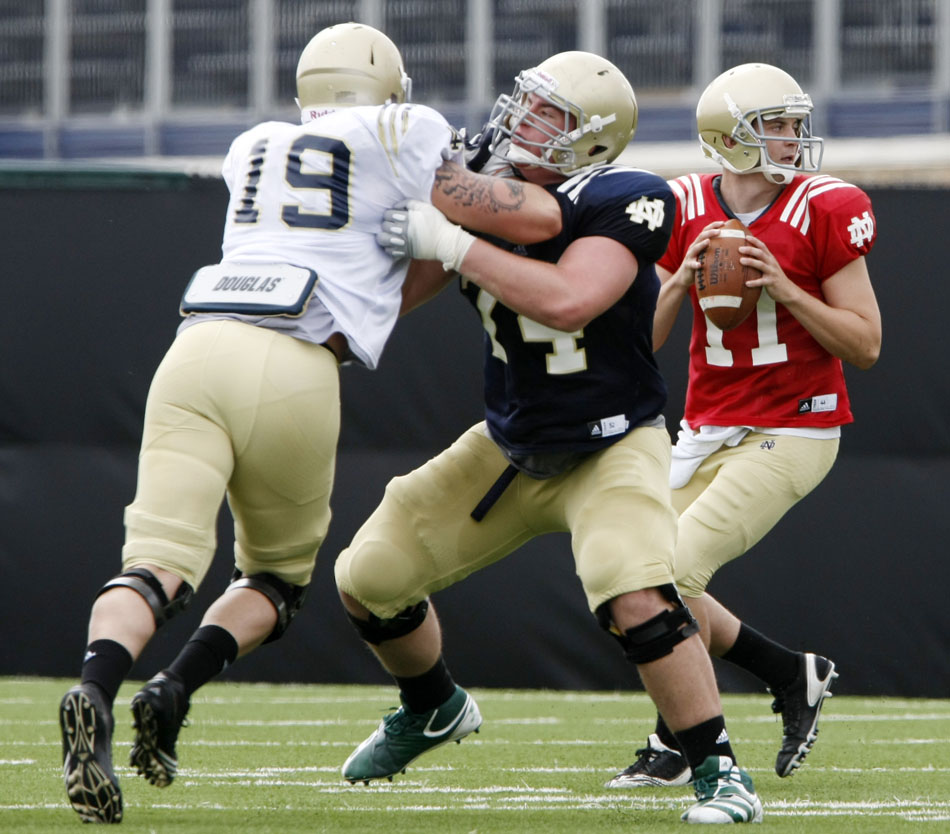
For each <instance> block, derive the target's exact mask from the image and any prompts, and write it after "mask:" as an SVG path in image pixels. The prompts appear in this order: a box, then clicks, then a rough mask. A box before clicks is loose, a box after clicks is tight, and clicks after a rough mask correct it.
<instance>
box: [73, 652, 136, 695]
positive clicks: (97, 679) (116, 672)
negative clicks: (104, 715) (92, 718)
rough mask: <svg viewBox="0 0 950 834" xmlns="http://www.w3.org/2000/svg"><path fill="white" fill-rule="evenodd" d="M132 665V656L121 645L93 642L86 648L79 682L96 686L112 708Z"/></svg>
mask: <svg viewBox="0 0 950 834" xmlns="http://www.w3.org/2000/svg"><path fill="white" fill-rule="evenodd" d="M132 663H133V660H132V655H130V654H129V652H128V649H126V648H125V646H123V645H122V644H121V643H117V642H116V641H115V640H93V641H92V642H91V643H90V644H89V645H88V646H86V656H85V657H84V658H83V662H82V673H81V675H82V676H81V677H80V681H81V682H82V683H91V684H95V685H96V686H98V687H99V689H101V690H102V692H103V694H104V695H105V696H106V698H107V700H108V701H109V706H112V703H113V702H114V701H115V696H116V694H117V693H118V691H119V687H120V686H121V685H122V681H124V680H125V676H126V675H127V674H129V670H130V669H131V668H132Z"/></svg>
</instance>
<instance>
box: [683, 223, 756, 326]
mask: <svg viewBox="0 0 950 834" xmlns="http://www.w3.org/2000/svg"><path fill="white" fill-rule="evenodd" d="M748 231H749V230H748V229H747V228H746V227H745V226H744V225H743V224H742V223H741V222H740V221H739V220H735V219H733V220H728V221H726V223H724V224H723V226H722V227H721V228H720V230H719V234H718V235H717V236H716V237H714V238H710V239H709V245H708V246H707V247H706V251H705V252H703V254H702V255H700V257H699V260H700V263H701V266H700V268H699V269H697V270H696V295H697V296H699V306H700V308H701V309H702V311H703V312H704V313H705V314H706V318H708V319H709V320H710V321H711V322H712V323H713V324H714V325H716V327H718V328H719V329H720V330H732V329H733V328H734V327H738V326H739V325H740V324H742V322H744V321H745V320H746V319H747V318H748V316H749V313H751V312H752V311H753V310H754V309H755V305H756V303H757V302H758V300H759V295H761V293H762V288H761V287H747V286H746V285H745V282H746V281H748V280H750V279H752V278H759V277H760V276H761V275H762V273H761V272H760V271H759V270H757V269H755V268H754V267H751V266H743V265H742V264H741V263H739V257H740V255H739V247H740V246H742V244H743V243H744V242H745V236H746V233H747V232H748Z"/></svg>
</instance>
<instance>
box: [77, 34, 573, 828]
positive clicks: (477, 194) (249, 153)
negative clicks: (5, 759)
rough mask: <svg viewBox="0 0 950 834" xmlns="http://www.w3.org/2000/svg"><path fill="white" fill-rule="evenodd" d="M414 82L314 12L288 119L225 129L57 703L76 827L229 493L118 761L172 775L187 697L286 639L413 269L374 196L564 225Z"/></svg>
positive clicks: (482, 221) (535, 224) (99, 806)
mask: <svg viewBox="0 0 950 834" xmlns="http://www.w3.org/2000/svg"><path fill="white" fill-rule="evenodd" d="M409 91H410V82H409V78H408V76H407V75H406V73H405V72H404V70H403V62H402V57H401V56H400V54H399V50H398V49H397V48H396V46H395V45H394V44H393V43H392V41H390V40H389V38H387V37H386V36H385V35H384V34H383V33H382V32H379V31H377V30H376V29H373V28H372V27H370V26H366V25H363V24H357V23H346V24H339V25H336V26H330V27H327V28H326V29H324V30H322V31H321V32H319V33H318V34H317V35H315V36H314V37H313V38H312V39H311V41H310V43H309V44H308V45H307V46H306V48H305V49H304V50H303V52H302V54H301V56H300V60H299V62H298V66H297V92H298V99H299V101H298V103H299V105H300V108H301V123H300V124H291V123H288V122H277V121H269V122H264V123H261V124H259V125H256V126H254V127H252V128H251V129H250V130H247V131H245V132H244V133H242V134H241V135H240V136H238V137H237V138H235V140H234V141H233V142H232V144H231V147H230V150H229V152H228V154H227V157H226V158H225V160H224V164H223V168H222V173H223V176H224V180H225V183H226V184H227V186H228V189H229V191H230V194H231V197H230V203H229V206H228V211H227V219H226V221H225V224H224V237H223V241H222V259H221V263H219V264H214V265H210V266H208V267H204V268H202V269H200V270H198V271H197V272H196V273H195V276H194V278H193V279H192V281H191V282H190V284H189V285H188V288H187V290H186V291H185V294H184V296H183V299H182V304H181V309H182V313H183V315H184V320H183V321H182V322H181V325H180V327H179V331H178V333H177V335H176V338H175V339H174V341H173V343H172V345H171V346H170V348H169V350H168V351H167V352H166V354H165V357H164V359H163V360H162V363H161V365H160V367H159V368H158V370H157V371H156V373H155V376H154V378H153V379H152V384H151V386H150V389H149V395H148V401H147V403H146V408H145V425H144V430H143V438H142V450H141V454H140V456H139V470H138V483H137V488H136V494H135V500H134V501H133V502H132V504H130V505H129V507H127V509H126V513H125V527H126V536H125V544H124V547H123V550H122V573H121V574H119V575H118V576H116V577H113V578H112V579H111V580H109V581H108V582H106V583H105V585H104V586H103V587H102V589H101V590H100V591H99V594H98V595H97V598H96V601H95V602H94V604H93V607H92V612H91V616H90V620H89V628H88V643H87V651H86V654H85V657H84V659H83V664H82V671H81V680H80V683H79V684H77V685H76V686H74V687H72V688H70V689H69V691H68V692H66V694H65V695H64V696H63V698H62V701H61V703H60V710H59V718H60V725H61V731H62V743H63V776H64V780H65V783H66V792H67V796H68V798H69V802H70V804H71V806H72V807H73V809H74V810H75V811H76V812H77V813H78V814H79V816H80V817H81V818H82V820H83V821H84V822H98V823H118V822H120V821H121V820H122V816H123V807H122V793H121V790H120V788H119V780H118V778H117V777H116V774H115V771H114V769H113V766H112V730H113V724H114V719H113V715H112V707H113V704H114V701H115V697H116V694H117V692H118V690H119V687H120V685H121V683H122V681H123V680H124V678H125V677H126V676H127V675H128V673H129V671H130V669H131V668H132V664H133V662H134V661H135V659H136V658H137V657H138V656H139V654H140V653H141V651H142V650H143V648H144V647H145V645H146V644H147V643H148V642H149V640H151V638H152V636H153V635H154V634H155V632H156V631H157V630H158V629H159V628H160V627H161V626H162V625H163V623H165V622H166V621H167V620H169V619H170V618H171V617H173V616H175V615H176V614H178V613H179V612H181V611H182V610H183V609H184V608H185V606H186V605H187V604H188V602H189V600H190V599H191V598H192V596H193V592H194V590H195V589H197V588H198V587H199V585H200V584H201V582H202V581H203V579H204V577H205V576H206V574H207V571H208V569H209V568H210V566H211V562H212V559H213V558H214V555H215V550H216V542H215V531H216V524H217V517H218V512H219V510H220V508H221V504H222V502H223V500H224V498H225V495H227V500H228V505H229V508H230V511H231V515H232V516H233V518H234V537H235V543H234V564H235V571H234V574H233V577H232V581H231V583H230V584H229V585H228V586H227V589H226V590H225V591H224V592H223V593H222V594H221V595H220V596H219V597H218V598H217V599H216V600H215V601H214V602H213V603H212V604H211V605H210V607H209V608H208V610H207V611H206V612H205V614H204V617H203V619H202V621H201V625H200V626H199V628H198V629H197V630H196V631H195V632H194V633H193V634H192V636H191V637H190V639H189V640H188V641H187V643H186V644H185V646H184V647H183V648H182V650H181V651H180V653H179V654H178V656H177V657H176V658H175V659H174V660H173V661H172V663H171V664H170V665H169V666H168V668H166V669H164V670H162V671H160V672H159V673H158V674H157V675H155V677H153V678H152V679H151V680H149V681H148V682H147V683H146V684H145V686H143V687H142V689H140V690H139V691H138V692H137V693H136V694H135V695H134V696H133V698H132V703H131V707H132V715H133V726H134V728H135V737H134V740H133V744H132V749H131V752H130V758H129V762H130V765H131V766H132V767H133V768H135V770H136V771H137V772H138V773H139V774H140V775H142V776H144V777H145V778H146V779H147V780H148V781H149V782H150V783H152V784H153V785H156V786H157V787H166V786H168V785H169V784H170V783H171V782H172V781H173V779H174V778H175V774H176V771H177V766H178V758H177V753H176V742H177V739H178V733H179V729H180V728H181V726H182V722H183V720H184V718H185V715H186V713H187V712H188V709H189V704H190V698H191V695H192V693H193V692H195V690H197V689H198V688H199V687H200V686H202V685H203V684H205V683H206V682H208V681H209V680H211V679H212V678H214V677H215V676H216V675H217V674H219V673H220V672H221V671H222V670H223V669H224V668H225V667H226V666H227V665H228V664H230V663H233V662H234V661H235V660H236V659H237V658H238V657H241V656H243V655H245V654H247V653H248V652H250V651H252V650H253V649H255V648H256V647H257V646H259V645H260V644H261V643H262V642H265V641H269V640H276V639H277V638H279V637H281V636H282V635H283V634H284V632H285V631H286V630H287V628H288V626H289V625H290V623H291V621H292V620H293V619H294V617H295V615H296V614H297V612H298V610H299V609H300V606H301V605H302V603H303V601H304V597H305V595H306V592H307V588H308V586H309V583H310V577H311V574H312V572H313V569H314V565H315V561H316V558H317V550H318V548H319V546H320V544H321V543H322V541H323V539H324V537H325V535H326V532H327V526H328V524H329V521H330V491H331V488H332V483H333V477H334V468H335V459H336V446H337V437H338V435H339V428H340V394H339V385H340V383H339V367H338V366H339V364H340V363H343V362H346V363H350V362H352V363H357V364H362V365H364V366H365V367H367V368H375V367H376V365H377V362H378V360H379V357H380V355H381V353H382V350H383V348H384V346H385V344H386V340H387V338H388V336H389V334H390V331H391V330H392V328H393V325H394V324H395V322H396V319H397V317H398V314H399V310H400V307H401V306H402V292H403V289H404V287H406V286H411V283H412V281H413V280H414V279H413V275H414V273H415V271H416V270H414V269H412V268H410V265H409V264H408V263H407V262H406V261H394V260H393V259H392V258H391V257H390V256H389V255H388V254H387V253H386V252H385V251H384V250H383V249H382V248H380V247H379V246H377V245H376V241H375V235H376V233H377V232H378V231H379V229H380V226H381V223H382V221H383V215H384V211H385V210H386V209H387V208H388V207H389V206H390V205H391V204H392V203H393V202H395V201H398V200H400V199H406V198H417V199H432V200H434V201H436V203H437V204H438V205H440V206H441V207H442V208H443V209H444V210H445V211H446V212H448V213H449V214H450V215H451V216H453V217H455V218H456V219H459V220H464V221H465V222H467V223H469V224H470V225H472V226H475V227H477V228H480V229H482V230H484V231H485V232H489V233H495V234H497V233H499V232H500V231H501V230H502V229H503V228H506V227H507V222H508V218H509V217H510V216H511V215H512V213H513V212H514V213H517V212H520V211H521V209H522V208H524V209H526V210H528V209H530V212H526V214H530V218H529V219H526V220H524V221H523V223H525V224H526V225H524V226H522V227H521V231H522V232H525V231H526V230H527V233H526V234H525V235H524V236H523V237H522V238H521V239H523V240H542V239H546V238H548V237H550V236H551V234H553V233H554V232H556V231H557V230H558V229H559V228H560V226H561V220H560V212H558V210H557V205H556V203H554V201H553V200H552V199H551V198H550V196H549V195H548V194H547V193H546V192H545V191H544V190H543V189H541V188H539V187H537V186H532V185H530V184H528V183H525V182H520V183H515V182H511V183H504V182H501V181H499V180H497V179H494V178H491V177H488V176H482V175H477V174H472V173H470V172H468V171H466V170H465V168H464V167H462V166H460V165H459V164H456V163H453V162H451V161H450V159H451V157H452V156H453V153H457V154H458V156H459V160H461V142H460V141H459V136H458V134H457V132H456V131H455V130H453V129H452V128H451V126H450V125H449V124H448V122H446V120H445V119H444V118H443V117H442V116H441V115H440V114H439V113H437V112H436V111H435V110H432V109H431V108H429V107H424V106H421V105H412V104H410V103H409V101H408V99H409ZM535 201H537V202H538V205H535ZM410 295H411V293H410Z"/></svg>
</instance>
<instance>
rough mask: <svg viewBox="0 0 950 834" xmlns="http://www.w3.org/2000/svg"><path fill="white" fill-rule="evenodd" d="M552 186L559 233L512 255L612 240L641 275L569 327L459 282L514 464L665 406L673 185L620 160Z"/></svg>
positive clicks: (545, 256)
mask: <svg viewBox="0 0 950 834" xmlns="http://www.w3.org/2000/svg"><path fill="white" fill-rule="evenodd" d="M547 188H548V190H549V191H551V193H553V194H554V195H555V196H556V197H557V200H558V202H559V204H560V206H561V212H562V215H563V221H564V222H563V228H562V231H561V233H560V234H559V235H558V236H557V237H555V238H552V239H551V240H548V241H544V242H542V243H538V244H532V245H530V246H526V247H522V246H519V247H516V248H515V249H514V250H513V251H515V252H516V253H519V254H524V255H527V256H528V257H531V258H536V259H538V260H543V261H548V262H550V263H554V262H556V261H557V260H558V258H560V256H561V254H562V253H563V252H564V250H565V249H566V248H567V247H568V246H569V245H570V244H571V243H572V242H573V241H574V240H577V239H578V238H581V237H588V236H599V237H608V238H611V239H613V240H616V241H618V242H619V243H621V244H623V245H624V246H626V247H627V248H628V249H629V250H630V251H631V252H632V253H633V254H634V255H635V256H636V258H637V263H638V265H639V271H638V273H637V276H636V279H635V280H634V281H633V283H632V285H631V286H630V288H629V289H628V290H627V292H626V293H625V294H624V295H623V297H622V298H621V299H620V300H618V301H617V302H616V304H614V305H613V306H612V307H611V308H610V309H609V310H607V311H606V312H604V313H602V314H601V315H599V316H598V317H597V318H595V319H594V320H593V321H591V322H590V323H589V324H588V325H587V326H586V327H584V328H583V329H582V330H578V331H575V332H573V333H565V332H563V331H560V330H555V329H553V328H551V327H547V326H545V325H542V324H538V323H537V322H535V321H532V320H531V319H529V318H527V317H526V316H522V315H518V314H517V313H515V312H513V311H512V310H510V309H508V308H507V307H505V306H504V305H503V304H501V303H500V302H499V301H497V299H495V298H494V297H493V296H491V295H490V294H489V293H487V292H485V291H484V290H482V289H480V288H479V287H477V286H475V285H474V284H472V283H470V282H466V281H464V280H463V281H462V292H463V294H464V295H465V296H466V298H468V300H469V301H470V302H471V303H472V304H473V305H474V307H475V309H476V310H477V311H478V313H479V314H480V316H481V318H482V323H483V325H484V327H485V409H486V420H487V423H488V428H489V430H490V432H491V435H492V437H493V439H494V440H495V441H496V442H497V443H498V444H499V446H501V447H502V449H504V450H505V452H506V453H507V455H508V457H509V458H510V459H512V460H514V461H515V462H517V461H518V460H519V459H521V458H533V457H538V456H541V457H543V456H557V455H571V454H577V453H586V452H592V451H596V450H597V449H600V448H604V447H605V446H607V445H609V444H611V443H613V442H615V441H617V440H619V439H620V438H621V437H623V436H624V435H625V434H626V433H627V432H628V431H630V430H631V429H634V428H636V427H637V426H639V425H643V424H645V423H651V422H654V421H656V419H657V418H658V417H659V416H660V415H661V412H662V409H663V407H664V405H665V404H666V384H665V382H664V381H663V378H662V376H661V375H660V372H659V369H658V368H657V364H656V361H655V360H654V357H653V313H654V310H655V308H656V299H657V294H658V292H659V286H660V284H659V279H658V278H657V275H656V270H655V268H654V264H655V262H656V261H657V260H658V259H659V258H660V257H661V256H662V255H663V253H664V251H665V250H666V246H667V242H668V241H669V238H670V231H671V228H672V224H673V216H674V213H675V201H674V198H673V193H672V191H671V190H670V188H669V186H668V185H667V183H666V181H665V180H663V179H662V178H661V177H658V176H656V175H655V174H652V173H650V172H648V171H642V170H638V169H635V168H629V167H626V166H621V165H608V166H604V167H600V168H595V169H594V170H592V171H588V172H585V173H582V174H578V175H577V176H574V177H572V178H571V179H569V180H566V181H565V182H563V183H561V184H559V185H550V186H548V187H547ZM591 280H597V276H596V272H594V273H593V274H592V279H591Z"/></svg>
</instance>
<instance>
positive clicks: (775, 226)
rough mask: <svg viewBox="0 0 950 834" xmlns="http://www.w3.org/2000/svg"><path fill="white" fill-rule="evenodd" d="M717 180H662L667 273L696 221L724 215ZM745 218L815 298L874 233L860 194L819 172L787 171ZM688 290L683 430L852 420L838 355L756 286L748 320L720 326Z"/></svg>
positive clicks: (698, 226) (701, 224) (699, 226)
mask: <svg viewBox="0 0 950 834" xmlns="http://www.w3.org/2000/svg"><path fill="white" fill-rule="evenodd" d="M718 182H719V175H718V174H689V175H686V176H683V177H679V178H678V179H675V180H672V181H671V182H670V186H671V188H672V189H673V193H674V194H675V195H676V203H677V205H676V219H675V221H674V224H673V235H672V238H671V239H670V245H669V247H668V248H667V250H666V254H665V255H664V256H663V257H662V258H661V259H660V261H659V262H658V266H660V267H662V268H663V269H665V270H667V271H669V272H671V273H672V272H675V271H676V270H677V269H678V268H679V266H680V264H681V263H682V262H683V258H684V256H685V253H686V250H687V249H688V248H689V245H690V244H691V243H692V242H693V241H694V240H695V239H696V236H697V235H698V234H699V233H700V232H701V231H702V230H703V228H705V227H706V226H707V225H708V224H709V223H711V222H712V221H714V220H728V219H729V218H730V217H732V216H733V215H732V214H731V213H730V212H729V211H728V210H727V209H726V208H724V206H723V204H722V202H721V198H720V196H719V193H718ZM747 225H748V228H749V232H750V233H751V234H752V235H754V236H755V237H756V238H758V239H759V240H761V241H762V242H763V243H764V244H765V245H766V246H767V247H768V248H769V251H770V252H771V253H772V254H773V255H774V256H775V257H776V259H777V260H778V262H779V264H780V265H781V267H782V269H783V270H784V271H785V274H786V275H787V276H788V277H789V278H790V279H791V280H792V281H794V282H795V283H796V284H798V286H800V287H801V288H802V289H804V290H805V291H806V292H807V293H809V294H810V295H813V296H815V297H816V298H822V281H824V279H826V278H829V277H831V276H832V275H834V274H835V273H836V272H837V271H838V270H840V269H841V268H842V267H844V266H845V265H847V264H848V263H850V262H851V261H853V260H855V259H856V258H859V257H861V256H862V255H866V254H867V253H868V252H869V251H870V250H871V247H872V246H873V245H874V240H875V238H876V236H877V228H876V223H875V219H874V214H873V212H872V210H871V201H870V199H869V198H868V196H867V194H865V193H864V192H863V191H862V190H861V189H860V188H858V187H857V186H854V185H851V184H850V183H846V182H843V181H842V180H839V179H836V178H835V177H830V176H825V175H814V176H806V175H803V174H798V175H796V176H795V178H794V179H793V180H792V182H790V183H789V184H788V185H786V186H785V188H784V189H782V192H781V193H780V194H779V196H778V197H777V199H776V200H775V202H773V203H772V205H770V206H769V207H768V209H767V210H766V211H764V212H763V213H762V214H761V215H760V216H759V217H758V218H756V219H755V220H754V221H752V223H749V224H747ZM689 295H690V300H691V302H692V305H693V330H692V336H691V338H690V346H689V388H688V391H687V396H686V413H685V415H684V416H685V419H686V422H687V423H689V426H690V428H692V429H694V430H697V429H699V427H700V426H752V427H758V428H786V427H789V428H790V427H801V428H805V427H810V428H811V427H814V428H829V427H833V426H840V425H843V424H845V423H850V422H851V421H852V420H853V417H852V415H851V405H850V402H849V400H848V392H847V389H846V388H845V381H844V371H843V369H842V366H841V360H840V359H837V358H836V357H834V356H832V355H831V354H830V353H828V351H826V350H825V349H824V348H823V347H822V346H821V345H820V344H818V342H817V341H815V339H814V338H813V337H812V336H811V335H810V334H809V333H808V331H807V330H806V329H805V328H804V327H802V325H801V324H799V323H798V321H797V319H795V317H794V316H793V315H792V314H791V313H790V312H789V311H788V310H787V309H786V308H785V307H784V306H783V305H781V304H776V303H775V301H774V300H773V299H772V298H771V296H769V294H768V293H767V292H766V291H763V292H762V295H761V296H760V298H759V302H758V305H757V306H756V309H755V310H754V311H753V313H752V314H751V315H750V316H749V318H747V319H746V320H745V321H744V322H743V323H742V324H741V325H739V326H738V327H736V328H735V329H733V330H730V331H728V332H723V331H722V330H720V329H719V328H717V327H716V326H715V325H713V324H712V323H711V322H709V320H708V319H707V318H706V316H705V315H704V314H703V312H702V311H701V310H700V307H699V300H698V298H697V297H696V290H695V288H694V287H691V288H690V292H689Z"/></svg>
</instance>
